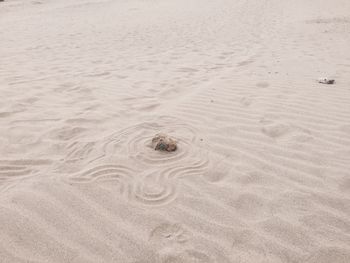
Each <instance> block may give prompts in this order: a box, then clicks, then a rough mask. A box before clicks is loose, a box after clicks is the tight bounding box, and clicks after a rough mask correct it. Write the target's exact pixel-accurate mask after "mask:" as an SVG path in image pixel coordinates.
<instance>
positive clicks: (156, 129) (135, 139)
mask: <svg viewBox="0 0 350 263" xmlns="http://www.w3.org/2000/svg"><path fill="white" fill-rule="evenodd" d="M158 121H159V122H158V123H154V122H144V123H141V124H137V125H134V126H131V127H129V128H126V129H124V130H122V131H120V132H117V133H115V134H113V135H112V136H110V137H109V138H107V139H106V140H105V142H104V145H103V152H104V155H105V156H110V155H114V154H118V153H119V154H121V155H125V153H126V154H127V156H128V157H130V158H133V159H134V160H136V161H137V162H141V163H143V164H146V165H149V166H166V165H168V164H170V163H177V162H183V161H184V160H187V159H188V158H189V157H194V156H196V155H198V153H199V152H201V149H200V148H199V147H198V145H199V142H200V139H199V138H198V137H197V136H196V134H197V133H196V132H195V130H194V128H192V127H190V126H188V125H185V124H182V123H180V122H179V121H178V120H177V119H175V118H169V117H165V118H160V119H159V120H158ZM158 133H165V134H168V135H170V136H171V137H174V138H175V139H176V140H177V143H178V149H177V150H176V151H174V152H160V151H155V150H154V149H153V148H152V146H151V142H152V138H153V137H154V136H155V135H156V134H158Z"/></svg>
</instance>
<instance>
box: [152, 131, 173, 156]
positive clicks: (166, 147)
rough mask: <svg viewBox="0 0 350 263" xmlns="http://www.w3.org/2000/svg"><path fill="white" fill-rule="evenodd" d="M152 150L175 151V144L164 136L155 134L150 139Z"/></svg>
mask: <svg viewBox="0 0 350 263" xmlns="http://www.w3.org/2000/svg"><path fill="white" fill-rule="evenodd" d="M152 148H153V149H155V150H156V151H166V152H173V151H176V149H177V143H176V141H175V140H174V139H172V138H170V137H169V136H168V135H166V134H162V133H160V134H157V135H156V136H154V138H153V139H152Z"/></svg>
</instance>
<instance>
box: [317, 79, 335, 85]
mask: <svg viewBox="0 0 350 263" xmlns="http://www.w3.org/2000/svg"><path fill="white" fill-rule="evenodd" d="M334 82H335V80H334V79H329V78H319V79H318V83H322V84H334Z"/></svg>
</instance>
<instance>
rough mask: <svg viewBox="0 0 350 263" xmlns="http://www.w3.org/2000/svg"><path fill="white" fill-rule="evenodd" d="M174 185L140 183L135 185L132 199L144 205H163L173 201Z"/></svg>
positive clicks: (145, 181)
mask: <svg viewBox="0 0 350 263" xmlns="http://www.w3.org/2000/svg"><path fill="white" fill-rule="evenodd" d="M175 186H176V184H171V183H170V182H149V181H147V180H143V181H140V182H138V183H137V184H136V186H135V189H134V193H133V197H134V198H135V200H136V201H137V202H140V203H142V204H145V205H164V204H167V203H169V202H171V201H173V200H175V198H176V195H177V191H176V187H175Z"/></svg>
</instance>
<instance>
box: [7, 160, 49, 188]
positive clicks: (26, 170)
mask: <svg viewBox="0 0 350 263" xmlns="http://www.w3.org/2000/svg"><path fill="white" fill-rule="evenodd" d="M49 164H51V161H50V160H29V159H25V160H24V159H23V160H0V184H1V183H2V182H10V181H15V180H17V179H19V178H26V177H30V176H32V175H34V174H36V173H37V172H38V171H39V170H40V168H39V167H40V166H45V165H49Z"/></svg>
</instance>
